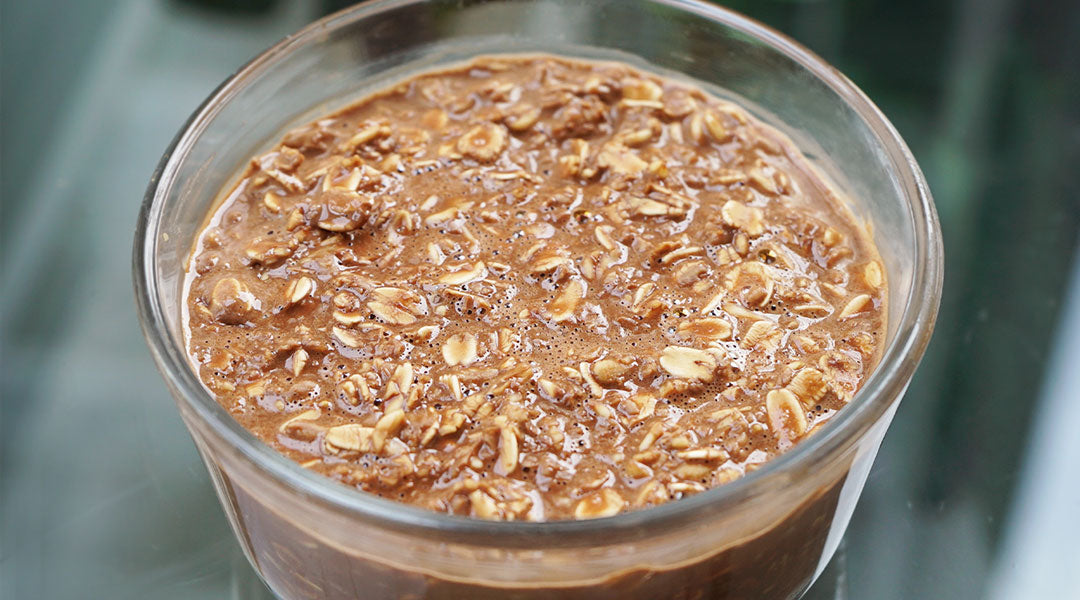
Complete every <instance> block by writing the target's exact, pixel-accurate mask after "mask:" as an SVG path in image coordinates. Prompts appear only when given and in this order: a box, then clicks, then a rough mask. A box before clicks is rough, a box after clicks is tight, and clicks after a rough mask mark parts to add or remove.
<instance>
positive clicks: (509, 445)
mask: <svg viewBox="0 0 1080 600" xmlns="http://www.w3.org/2000/svg"><path fill="white" fill-rule="evenodd" d="M517 465H518V439H517V435H515V434H514V430H513V429H511V428H510V427H509V426H506V425H504V426H503V427H501V428H500V429H499V462H498V464H497V465H496V469H495V473H496V474H498V475H504V476H505V475H509V474H510V473H513V472H514V469H516V468H517Z"/></svg>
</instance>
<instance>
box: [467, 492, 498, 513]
mask: <svg viewBox="0 0 1080 600" xmlns="http://www.w3.org/2000/svg"><path fill="white" fill-rule="evenodd" d="M469 502H470V503H471V504H472V514H473V516H477V517H480V518H481V519H494V518H496V517H498V516H499V507H498V505H497V504H495V500H493V499H492V498H491V496H488V495H487V494H485V493H484V492H483V491H482V490H474V491H472V492H470V493H469Z"/></svg>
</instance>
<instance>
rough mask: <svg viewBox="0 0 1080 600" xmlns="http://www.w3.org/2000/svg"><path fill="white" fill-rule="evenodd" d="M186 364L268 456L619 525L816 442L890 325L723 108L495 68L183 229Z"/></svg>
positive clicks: (426, 498) (433, 495)
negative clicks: (203, 223)
mask: <svg viewBox="0 0 1080 600" xmlns="http://www.w3.org/2000/svg"><path fill="white" fill-rule="evenodd" d="M189 286H190V287H189V295H188V297H187V308H188V310H189V319H188V326H189V328H190V346H189V349H190V354H191V357H192V359H193V360H194V362H195V364H196V365H197V367H198V371H199V375H200V377H201V378H202V380H203V381H204V382H205V384H206V385H207V386H208V387H209V389H210V390H211V391H212V392H213V394H214V395H215V396H216V397H217V398H218V400H219V401H220V402H221V404H222V405H223V406H224V407H225V408H226V409H228V410H229V411H230V412H231V413H232V414H233V415H234V416H235V418H236V419H237V420H238V421H239V422H240V423H241V424H242V425H243V426H244V427H246V428H248V429H249V430H251V431H252V432H254V433H255V434H256V435H257V436H259V437H260V438H261V439H263V440H264V441H265V442H266V443H267V444H269V445H271V446H272V447H273V448H275V449H277V450H279V451H280V452H282V453H283V454H285V455H286V456H289V457H290V458H292V459H294V460H296V461H298V462H300V463H301V464H303V465H304V466H305V467H307V468H309V469H312V470H314V471H318V472H320V473H323V474H325V475H327V476H329V477H333V478H335V479H337V480H339V481H341V482H344V483H345V484H347V485H351V486H355V487H357V488H360V489H363V490H365V491H368V492H371V493H374V494H378V495H380V496H384V497H387V498H393V499H397V500H401V501H403V502H409V503H412V504H416V505H419V506H424V507H428V508H431V509H433V510H437V511H442V512H448V513H455V514H462V515H473V516H477V517H483V518H488V519H528V520H552V519H565V518H579V519H581V518H589V517H601V516H608V515H613V514H616V513H619V512H622V511H627V510H633V509H636V508H641V507H645V506H650V505H655V504H659V503H662V502H667V501H669V500H672V499H676V498H680V497H682V496H685V495H687V494H693V493H696V492H700V491H702V490H704V489H707V488H709V487H713V486H716V485H720V484H723V483H725V482H728V481H731V480H733V479H736V478H738V477H740V476H741V475H743V474H745V473H746V472H748V471H751V470H753V469H755V468H757V467H759V466H760V465H761V464H762V463H764V462H766V461H768V460H769V459H770V458H772V457H774V456H776V455H778V454H780V453H782V452H784V451H785V450H786V449H788V448H790V447H791V446H792V445H793V444H795V443H797V442H798V441H799V440H801V439H803V438H804V437H806V436H807V435H810V434H811V433H812V432H813V431H814V429H815V428H817V427H819V426H820V425H821V424H822V423H824V422H825V421H827V420H828V419H829V417H831V416H832V415H833V414H834V413H835V412H836V411H837V410H840V409H841V408H842V407H843V406H844V404H845V403H847V402H849V401H850V400H851V398H852V395H853V394H854V393H855V391H856V390H857V389H858V388H859V385H860V383H861V381H862V380H863V378H864V377H865V376H866V375H867V374H868V372H869V370H870V369H871V367H872V366H873V365H874V363H875V360H876V357H877V353H878V350H879V343H880V341H881V340H882V339H883V337H884V320H885V306H884V302H885V277H884V271H883V269H882V267H881V264H880V262H879V260H878V257H877V253H876V250H875V248H874V247H873V244H872V242H871V241H870V240H869V238H868V237H867V235H866V233H865V232H864V231H863V230H862V229H861V228H860V227H859V225H858V224H857V223H856V222H855V221H854V219H853V218H852V216H851V215H850V213H848V212H847V211H846V209H845V208H843V206H842V204H841V203H840V202H839V201H838V200H837V198H836V197H835V194H834V193H833V192H832V191H831V190H830V189H829V187H828V186H827V185H826V184H825V183H824V182H823V181H822V180H821V179H820V178H818V177H817V176H816V175H815V174H814V172H813V171H812V170H811V169H810V168H809V166H808V164H807V162H806V160H805V158H803V157H802V155H801V154H800V153H799V152H798V150H796V149H795V148H794V147H793V145H792V144H791V142H790V141H789V140H787V139H786V138H785V137H783V136H782V135H780V134H779V133H778V132H776V131H775V130H773V129H771V128H769V127H767V126H765V125H763V124H762V123H760V122H758V121H757V120H755V119H754V118H752V117H751V116H750V115H749V114H748V113H747V112H746V111H745V110H743V109H741V108H740V107H738V106H736V105H733V104H731V103H728V102H723V101H720V100H717V99H716V98H712V97H709V96H706V95H705V94H703V93H702V92H701V91H699V90H697V89H694V88H691V87H688V86H686V85H684V84H681V83H676V82H673V81H668V80H665V79H660V78H658V77H655V76H652V75H647V74H645V73H642V72H640V71H637V70H635V69H633V68H631V67H628V66H626V65H621V64H615V63H587V62H576V61H575V62H572V61H568V60H563V59H556V58H552V57H528V58H522V57H514V58H510V57H489V58H483V59H478V60H476V61H474V62H472V63H471V64H469V65H468V66H465V67H460V68H457V69H453V70H448V71H443V72H438V73H432V74H426V75H422V76H419V77H416V78H413V79H410V80H408V81H406V82H404V83H401V84H399V85H397V86H396V87H394V88H393V89H390V90H388V91H384V92H382V93H379V94H377V95H375V96H372V97H370V98H368V99H366V100H364V101H362V102H360V103H358V104H355V105H353V106H351V107H349V108H347V109H345V110H343V111H341V112H339V113H337V114H335V115H332V116H329V117H326V118H323V119H320V120H318V121H316V122H314V123H311V124H309V125H305V126H303V127H300V128H299V129H296V130H294V131H291V132H289V133H288V134H286V135H285V136H284V138H283V139H282V140H281V142H280V143H279V144H278V145H277V146H276V147H275V148H274V149H273V150H272V151H270V152H268V153H266V154H264V155H262V156H258V157H256V158H254V159H253V160H252V162H251V166H250V168H249V169H248V170H247V172H246V173H245V174H244V176H243V178H242V179H241V180H240V183H239V184H238V185H237V186H236V188H235V189H234V190H233V191H232V192H231V194H229V196H228V198H227V199H226V200H225V202H224V203H223V205H222V206H221V207H220V208H219V209H217V211H216V212H215V213H214V215H213V216H212V217H211V220H210V222H209V225H208V226H207V228H206V229H205V231H204V232H203V234H202V235H201V237H200V238H199V242H198V246H197V248H196V250H195V253H194V257H193V260H192V266H191V274H190V278H189Z"/></svg>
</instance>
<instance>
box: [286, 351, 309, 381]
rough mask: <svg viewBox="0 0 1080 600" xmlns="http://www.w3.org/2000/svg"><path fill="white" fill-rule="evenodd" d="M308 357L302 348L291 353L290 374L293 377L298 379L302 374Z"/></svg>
mask: <svg viewBox="0 0 1080 600" xmlns="http://www.w3.org/2000/svg"><path fill="white" fill-rule="evenodd" d="M308 358H309V355H308V353H307V350H304V349H303V348H297V349H296V352H293V354H292V356H291V357H290V360H291V361H292V372H293V376H294V377H299V376H300V373H302V372H303V370H304V367H305V366H306V365H307V361H308Z"/></svg>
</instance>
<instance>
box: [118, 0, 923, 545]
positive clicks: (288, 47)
mask: <svg viewBox="0 0 1080 600" xmlns="http://www.w3.org/2000/svg"><path fill="white" fill-rule="evenodd" d="M637 1H638V3H639V4H640V5H649V4H653V5H663V6H667V7H670V8H675V9H678V10H681V11H683V12H686V13H690V14H693V15H695V16H698V17H701V18H704V19H708V20H710V21H714V22H717V23H720V24H722V25H724V26H726V27H730V28H732V29H734V30H737V31H739V32H741V33H742V34H745V35H747V36H749V37H751V38H753V39H755V40H757V41H759V42H763V43H766V44H768V45H769V46H770V47H772V48H773V49H775V50H777V51H779V52H781V53H782V54H784V55H785V56H787V57H788V58H789V59H792V60H794V61H795V62H797V63H798V64H800V65H801V66H803V67H804V68H806V69H807V70H808V71H810V72H812V73H813V74H814V75H815V76H817V77H818V78H819V79H821V80H822V81H823V82H824V83H826V84H827V85H828V86H829V88H830V89H831V90H832V91H833V92H835V93H836V94H837V95H838V96H840V97H841V98H843V99H844V101H846V102H847V103H848V105H849V106H850V107H851V108H852V109H853V110H854V111H855V112H856V113H857V114H858V115H859V116H860V118H861V119H862V120H863V121H864V123H865V124H866V125H867V126H868V127H869V128H870V130H871V131H872V132H873V134H874V136H876V137H877V139H878V141H879V143H881V144H882V147H883V148H884V149H885V151H886V153H887V155H888V159H889V162H890V163H891V165H892V167H893V169H894V170H895V173H894V175H895V176H896V178H897V179H898V181H899V184H900V187H901V189H902V190H903V192H904V196H905V198H906V199H907V208H908V216H909V218H910V219H911V225H912V227H913V230H914V238H915V240H914V241H915V257H914V265H915V266H914V270H913V273H912V278H913V279H912V285H911V289H910V291H909V293H908V295H907V297H906V298H904V302H905V305H904V309H903V311H902V314H901V316H900V320H899V324H898V326H897V329H896V335H895V337H894V338H893V339H892V340H891V342H890V344H889V345H888V347H886V349H885V351H884V352H883V354H882V356H881V360H880V362H879V363H878V365H877V367H876V369H875V370H874V371H873V372H872V373H871V375H870V377H869V378H868V379H867V380H866V381H865V382H864V385H863V387H862V388H861V389H860V390H859V391H858V393H857V394H856V395H855V397H854V399H853V400H852V401H851V402H850V403H849V405H848V406H847V407H845V409H844V410H842V411H840V412H839V413H838V414H837V415H836V416H835V417H833V418H832V419H831V420H830V422H829V423H828V424H827V425H826V426H825V427H823V428H822V430H821V431H820V432H818V433H816V434H815V435H813V436H811V437H810V438H808V439H806V440H803V441H802V442H800V443H799V444H797V445H796V446H795V447H794V448H793V449H791V450H789V451H788V452H786V453H784V454H783V455H781V456H778V457H776V458H774V459H773V460H771V461H769V462H768V463H767V464H766V465H765V466H763V467H762V468H760V469H757V470H755V471H754V472H752V473H748V474H747V475H745V476H744V477H741V478H740V479H738V480H736V481H733V482H731V483H727V484H725V485H722V486H719V487H715V488H712V489H709V490H706V491H704V492H701V493H699V494H696V495H694V496H691V497H689V498H683V499H680V500H676V501H672V502H667V503H664V504H661V505H659V506H655V507H651V508H646V509H641V510H636V511H632V512H628V513H622V514H619V515H615V516H612V517H605V518H600V519H590V520H582V521H548V522H540V523H531V522H521V521H485V520H480V519H474V518H470V517H462V516H455V515H447V514H444V513H438V512H434V511H430V510H426V509H423V508H419V507H415V506H412V505H408V504H404V503H400V502H396V501H393V500H388V499H384V498H380V497H378V496H375V495H374V494H368V493H366V492H362V491H360V490H356V489H354V488H350V487H348V486H345V485H343V484H341V483H338V482H336V481H333V480H331V479H329V478H326V477H325V476H323V475H320V474H317V473H314V472H311V471H309V470H307V469H304V468H303V467H301V466H300V465H299V464H297V463H295V462H293V461H292V460H289V459H288V458H286V457H284V456H283V455H281V454H280V453H278V452H277V451H276V450H274V449H273V448H271V447H270V446H268V445H266V444H265V443H263V442H262V441H261V440H259V439H258V438H257V437H255V436H254V435H253V434H251V433H250V432H249V431H247V430H246V429H244V428H243V426H241V425H240V424H239V423H238V422H237V421H236V420H235V419H233V417H232V416H231V415H230V414H229V413H228V412H227V411H226V410H225V409H224V408H222V407H221V405H219V404H218V402H217V401H216V400H215V399H214V398H213V397H212V396H211V395H210V393H209V392H208V391H207V389H206V388H205V387H204V386H203V384H202V383H201V382H200V381H199V379H198V377H197V376H196V374H195V372H194V369H192V367H191V365H190V363H189V361H188V357H187V352H186V350H185V349H184V348H183V347H182V345H178V344H176V343H175V342H174V341H173V339H172V338H171V337H170V336H169V335H168V333H167V331H168V327H167V324H166V319H165V314H166V311H167V310H169V309H170V307H165V306H162V305H161V302H160V296H159V290H158V287H159V286H158V272H157V266H156V262H155V255H156V250H157V244H158V240H159V239H160V226H161V215H162V212H163V206H164V204H165V202H166V201H167V198H168V195H169V190H170V189H171V187H172V186H173V185H174V184H175V176H176V173H177V171H178V169H179V166H180V165H181V164H183V162H184V160H185V157H186V155H187V154H188V152H189V150H190V148H191V146H192V144H193V143H194V141H195V140H196V139H197V138H198V136H199V134H200V133H201V132H202V131H203V130H204V129H205V127H206V126H207V124H208V123H209V122H210V121H211V120H212V119H213V118H214V116H215V115H216V114H217V112H218V111H219V110H220V108H221V107H222V106H223V105H224V104H225V103H227V102H228V101H229V100H230V98H231V97H232V96H233V95H234V94H235V93H236V92H237V91H238V90H239V89H242V88H243V87H244V85H245V83H246V82H247V81H248V80H250V79H251V78H253V77H256V76H258V75H260V74H263V73H265V72H266V71H268V70H270V69H273V68H274V65H275V64H276V62H277V61H279V60H281V59H282V58H284V57H286V56H287V55H288V54H289V53H290V52H291V51H292V50H293V49H295V48H298V47H300V46H303V45H305V44H307V43H309V42H312V41H313V40H315V39H316V38H318V37H321V36H324V35H326V33H327V32H329V31H333V30H336V29H340V28H342V27H346V26H349V25H351V24H353V23H355V22H356V21H359V20H363V19H366V18H370V17H373V16H376V15H378V14H380V13H383V12H386V11H390V10H399V9H402V8H407V7H409V6H412V5H418V4H422V3H424V2H425V0H374V1H370V2H365V3H363V4H359V5H356V6H353V7H351V8H348V9H345V10H343V11H340V12H337V13H335V14H332V15H329V16H327V17H324V18H322V19H320V20H318V21H315V22H313V23H311V24H310V25H308V26H306V27H304V28H303V29H301V30H300V31H298V32H296V33H295V34H293V35H290V36H288V37H286V38H284V39H283V40H281V41H280V42H278V43H277V44H275V45H274V46H272V47H270V48H269V49H267V50H266V51H264V52H263V53H262V54H260V55H258V56H257V57H255V58H254V59H253V60H251V61H250V62H249V63H248V64H246V65H245V66H243V67H241V68H240V69H239V70H238V71H237V72H236V73H235V74H233V75H232V76H231V77H229V78H228V79H227V80H225V81H224V82H223V83H222V84H221V85H220V86H219V87H218V88H217V89H216V90H215V91H214V92H213V93H212V94H210V96H209V97H208V98H207V99H206V100H205V101H204V102H203V103H202V105H201V106H200V107H199V108H198V109H197V110H196V111H195V112H194V113H193V114H192V116H191V117H190V118H189V119H188V121H187V123H186V124H185V125H184V126H183V128H182V129H181V130H180V132H179V133H178V134H177V136H176V137H175V138H174V139H173V141H172V143H171V144H170V146H169V148H168V149H167V150H166V151H165V154H164V155H163V156H162V158H161V161H160V162H159V164H158V166H157V168H156V169H155V171H154V173H153V175H152V177H151V179H150V183H149V186H148V188H147V191H146V194H145V197H144V200H143V203H142V207H141V210H140V213H139V220H138V223H137V227H136V234H135V243H134V255H133V263H134V264H133V267H134V285H135V296H136V304H137V308H138V313H139V321H140V324H141V326H142V329H143V335H144V337H145V338H146V341H147V344H148V345H149V347H150V350H151V354H152V356H153V357H154V360H155V362H156V363H157V365H158V368H159V370H160V371H161V372H162V375H163V376H164V377H165V379H166V381H167V383H168V384H169V386H170V387H171V388H172V390H173V391H174V393H175V394H179V397H178V401H179V402H183V404H184V405H185V406H186V407H188V408H190V409H191V411H192V412H193V413H194V414H195V415H197V417H198V418H199V419H201V420H203V421H204V422H205V423H206V424H208V425H209V426H210V427H211V428H212V430H213V432H214V433H215V434H216V435H218V436H220V437H221V438H222V439H223V440H224V441H225V442H226V443H227V444H229V445H230V447H231V448H233V449H234V450H236V451H238V452H240V453H241V454H243V456H244V457H245V458H247V459H248V460H250V461H251V462H252V463H253V464H254V465H255V466H256V467H257V468H258V469H260V470H262V471H263V472H265V474H267V475H268V476H270V477H272V478H274V479H275V480H276V481H278V482H280V483H282V484H284V485H286V486H288V487H290V488H292V489H293V490H295V491H297V492H300V493H301V494H304V495H305V496H307V497H310V498H312V499H317V500H319V501H320V502H322V503H324V504H326V505H328V506H331V507H333V508H336V509H339V510H342V511H345V512H347V513H349V514H350V515H351V516H353V517H356V518H358V519H361V520H363V521H365V522H371V523H373V524H375V526H378V527H384V528H392V529H399V530H405V531H410V532H414V533H419V532H421V531H423V530H427V531H429V532H431V533H432V534H436V533H437V534H440V535H446V534H452V535H454V536H455V539H457V540H459V541H461V542H463V543H467V542H469V541H474V542H476V543H479V544H483V545H487V546H500V545H503V546H518V545H522V544H527V545H530V546H535V545H536V544H538V543H540V542H541V540H543V541H544V545H545V547H550V546H572V545H578V544H589V545H595V544H596V543H597V542H598V541H600V540H602V541H603V542H604V543H614V542H617V541H620V540H625V539H632V538H638V537H642V536H643V535H644V534H645V528H646V527H649V528H661V527H663V526H674V525H677V524H679V523H682V522H685V521H686V520H688V519H692V518H693V517H694V515H695V513H698V512H700V511H702V510H706V509H707V510H714V509H718V508H721V507H723V506H729V505H732V504H734V503H738V502H741V501H745V500H746V499H749V498H753V497H755V496H757V495H759V494H760V493H761V492H762V491H764V490H766V489H768V487H769V486H770V485H776V484H781V483H782V482H783V481H784V478H785V476H787V475H790V474H792V473H797V472H799V471H800V470H802V469H805V468H806V467H807V466H808V465H809V464H810V463H812V461H814V460H815V459H817V458H820V457H824V456H830V455H832V454H833V453H835V452H837V451H839V450H842V449H844V448H845V447H849V446H851V445H852V444H854V443H855V442H857V441H858V440H859V439H861V437H862V436H863V435H864V434H865V432H866V430H867V429H868V428H870V427H871V426H872V425H873V424H874V423H876V422H877V421H878V419H879V418H881V416H882V415H883V414H884V413H885V411H886V410H887V409H888V408H889V406H890V405H891V404H892V399H894V398H899V397H900V396H901V395H902V394H903V392H904V391H905V389H906V387H907V384H908V382H909V381H910V379H911V376H912V374H913V373H914V371H915V368H916V367H917V366H918V363H919V361H920V360H921V358H922V356H923V353H924V352H925V349H926V346H927V344H928V343H929V341H930V337H931V333H932V330H933V324H934V320H935V319H936V316H937V311H938V304H939V301H940V297H941V286H942V278H943V248H942V241H941V232H940V226H939V224H938V217H937V212H936V210H935V208H934V203H933V200H932V198H931V195H930V191H929V188H928V186H927V184H926V181H925V178H924V176H923V174H922V172H921V170H920V169H919V166H918V164H917V163H916V162H915V159H914V157H913V156H912V154H911V152H910V150H909V149H908V147H907V145H906V144H905V143H904V141H903V139H901V137H900V135H899V134H898V133H897V131H896V129H895V128H894V127H893V126H892V124H891V123H890V122H889V121H888V119H886V117H885V116H884V115H883V114H882V112H881V111H880V110H879V109H878V108H877V106H876V105H874V103H873V102H872V101H871V100H870V99H869V98H867V96H866V95H865V94H864V93H863V92H862V91H861V90H859V88H858V87H856V86H855V84H854V83H852V82H851V81H850V80H848V78H847V77H845V76H844V75H843V74H841V73H840V72H839V71H838V70H836V69H835V68H833V67H832V66H830V65H829V64H827V63H826V62H825V61H824V60H822V59H821V58H819V57H818V56H817V55H815V54H814V53H813V52H811V51H810V50H808V49H806V48H804V47H803V46H802V45H801V44H799V43H797V42H795V41H793V40H792V39H790V38H788V37H787V36H785V35H784V34H781V33H779V32H777V31H775V30H773V29H772V28H770V27H768V26H766V25H763V24H761V23H759V22H757V21H754V20H753V19H750V18H748V17H745V16H743V15H740V14H738V13H735V12H733V11H730V10H728V9H725V8H720V7H717V6H712V5H708V4H704V3H703V2H699V1H698V0H637ZM601 534H602V536H603V537H602V538H598V537H597V536H598V535H601Z"/></svg>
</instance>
